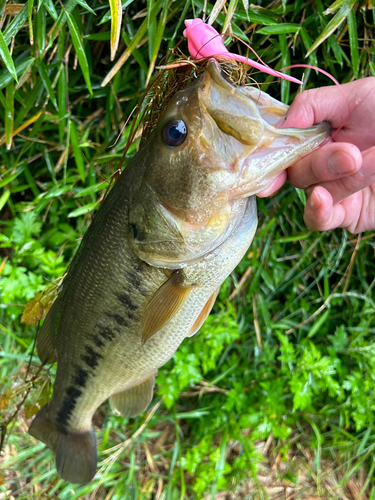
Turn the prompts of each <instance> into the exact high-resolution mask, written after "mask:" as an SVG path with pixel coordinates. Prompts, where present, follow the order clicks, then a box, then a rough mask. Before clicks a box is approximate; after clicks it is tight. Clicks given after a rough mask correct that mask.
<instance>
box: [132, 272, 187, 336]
mask: <svg viewBox="0 0 375 500" xmlns="http://www.w3.org/2000/svg"><path fill="white" fill-rule="evenodd" d="M191 289H192V285H185V284H184V281H183V276H182V274H181V273H180V272H179V271H177V272H175V273H173V274H172V276H171V277H170V278H169V280H167V281H166V282H165V283H163V284H162V286H161V287H160V288H159V289H158V290H157V292H156V293H155V295H154V296H153V297H152V299H151V300H150V302H149V304H148V306H147V307H146V310H145V312H144V315H143V319H142V344H144V343H145V342H146V341H147V340H148V339H149V338H150V337H152V336H153V335H154V334H155V333H156V332H158V331H159V330H160V329H161V328H163V326H164V325H166V324H167V323H168V322H169V321H170V320H171V319H172V318H173V316H174V315H175V314H176V313H177V312H178V311H179V310H180V309H181V307H182V306H183V305H184V304H185V302H186V300H187V298H188V297H189V294H190V291H191Z"/></svg>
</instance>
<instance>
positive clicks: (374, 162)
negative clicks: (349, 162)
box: [307, 147, 375, 204]
mask: <svg viewBox="0 0 375 500" xmlns="http://www.w3.org/2000/svg"><path fill="white" fill-rule="evenodd" d="M374 183H375V147H373V148H370V149H368V150H367V151H364V152H363V153H362V157H361V167H360V169H358V170H356V171H354V172H353V173H351V174H349V175H346V176H343V177H341V178H339V179H336V180H331V181H330V180H328V178H327V180H326V182H319V185H320V186H322V187H324V188H325V189H326V190H327V191H329V193H330V195H331V196H332V200H333V203H334V204H336V203H339V202H340V201H341V200H344V199H345V198H348V197H349V196H351V195H352V194H354V193H357V192H359V191H362V190H363V189H365V188H366V187H368V186H370V185H371V184H374ZM316 184H318V183H316ZM307 192H309V189H307Z"/></svg>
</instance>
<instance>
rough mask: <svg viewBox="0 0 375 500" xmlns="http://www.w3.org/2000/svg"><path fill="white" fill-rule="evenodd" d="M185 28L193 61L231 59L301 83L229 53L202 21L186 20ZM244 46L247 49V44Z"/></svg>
mask: <svg viewBox="0 0 375 500" xmlns="http://www.w3.org/2000/svg"><path fill="white" fill-rule="evenodd" d="M185 26H186V30H185V31H184V37H185V38H187V41H188V49H189V53H190V55H191V57H193V58H194V59H204V58H205V57H213V56H216V57H222V58H225V59H232V60H235V61H239V62H243V63H245V64H248V65H249V66H252V67H253V68H256V69H259V70H260V71H263V73H267V74H269V75H272V76H276V77H277V78H283V79H284V80H289V81H291V82H294V83H298V84H301V83H302V82H301V81H300V80H297V78H294V77H292V76H289V75H284V74H283V73H280V72H279V71H275V70H274V69H272V68H270V67H269V66H267V65H265V64H260V63H258V62H256V61H253V60H252V59H249V58H248V57H244V56H240V55H239V54H233V53H232V52H229V50H228V49H227V48H226V47H225V45H224V43H223V40H222V35H220V34H219V33H218V32H217V31H216V30H215V28H213V27H212V26H209V25H208V24H205V23H204V22H203V21H202V19H192V20H190V19H187V20H186V21H185ZM245 45H246V46H247V47H249V46H248V45H247V44H245ZM249 49H250V50H252V51H253V52H254V54H255V55H256V56H257V57H258V59H259V60H260V57H259V56H258V55H257V54H256V52H255V51H254V50H253V49H252V48H251V47H249Z"/></svg>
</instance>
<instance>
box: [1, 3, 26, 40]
mask: <svg viewBox="0 0 375 500" xmlns="http://www.w3.org/2000/svg"><path fill="white" fill-rule="evenodd" d="M28 16H29V7H28V4H27V3H25V6H24V7H23V8H22V10H21V11H20V12H19V13H18V14H17V15H16V17H15V18H14V19H13V21H12V22H11V23H10V25H9V26H8V28H7V29H6V30H5V31H4V39H5V42H6V44H7V45H8V44H9V43H10V41H11V39H12V37H14V36H16V35H17V33H18V32H19V30H20V29H21V28H22V26H23V25H24V24H25V23H26V21H27V18H28Z"/></svg>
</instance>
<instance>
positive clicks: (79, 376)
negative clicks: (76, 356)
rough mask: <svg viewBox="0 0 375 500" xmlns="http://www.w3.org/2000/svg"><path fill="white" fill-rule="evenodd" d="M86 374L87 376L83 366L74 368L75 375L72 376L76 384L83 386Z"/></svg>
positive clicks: (87, 374)
mask: <svg viewBox="0 0 375 500" xmlns="http://www.w3.org/2000/svg"><path fill="white" fill-rule="evenodd" d="M88 376H89V373H88V372H87V371H86V370H84V369H83V368H77V369H76V376H75V377H74V382H75V383H76V384H77V385H80V386H81V387H85V386H86V382H87V377H88Z"/></svg>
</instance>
